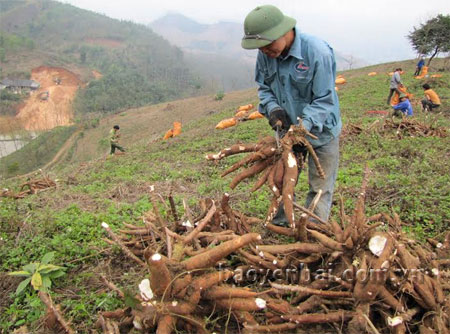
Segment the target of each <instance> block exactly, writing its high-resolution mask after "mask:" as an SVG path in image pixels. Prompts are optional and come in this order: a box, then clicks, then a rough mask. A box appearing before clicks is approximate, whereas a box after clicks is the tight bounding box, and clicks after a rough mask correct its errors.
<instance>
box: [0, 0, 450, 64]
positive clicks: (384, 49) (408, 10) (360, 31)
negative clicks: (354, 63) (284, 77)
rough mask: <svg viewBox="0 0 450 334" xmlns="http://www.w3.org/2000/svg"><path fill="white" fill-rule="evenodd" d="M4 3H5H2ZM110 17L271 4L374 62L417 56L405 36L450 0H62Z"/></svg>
mask: <svg viewBox="0 0 450 334" xmlns="http://www.w3.org/2000/svg"><path fill="white" fill-rule="evenodd" d="M0 1H1V0H0ZM60 1H61V2H66V3H70V4H72V5H74V6H77V7H80V8H84V9H89V10H92V11H95V12H98V13H102V14H105V15H107V16H110V17H113V18H118V19H125V20H132V21H135V22H139V23H144V24H146V23H150V22H151V21H154V20H155V19H158V18H160V17H161V16H163V15H165V14H167V13H168V12H178V13H181V14H183V15H185V16H187V17H189V18H191V19H194V20H196V21H197V22H200V23H216V22H218V21H233V22H239V23H242V22H243V20H244V18H245V16H246V15H247V14H248V12H250V11H251V10H252V9H253V8H255V7H256V6H257V5H261V4H269V3H270V4H273V5H276V6H278V7H279V8H280V9H281V10H282V11H283V12H284V13H285V14H286V15H289V16H292V17H294V18H296V19H297V24H298V25H299V27H300V29H301V30H302V31H303V32H305V33H309V34H312V35H316V36H318V37H320V38H322V39H324V40H326V41H327V42H328V43H329V44H330V45H331V46H332V47H333V48H334V49H335V50H338V51H339V52H341V53H343V54H347V55H350V54H351V55H353V56H355V57H359V58H362V59H364V60H366V61H369V62H371V63H376V62H386V61H394V60H402V59H408V58H414V57H415V56H416V55H415V53H414V52H413V50H412V48H411V46H410V44H409V42H408V40H407V38H406V35H407V34H408V32H409V31H411V30H412V28H413V26H418V25H419V24H420V23H422V22H425V21H426V20H427V19H429V18H431V17H433V16H435V15H437V14H449V13H450V1H449V0H421V1H419V0H370V1H368V0H315V1H298V0H272V1H270V2H269V1H254V0H227V1H213V0H158V1H155V0H60Z"/></svg>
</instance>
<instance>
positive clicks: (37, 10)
mask: <svg viewBox="0 0 450 334" xmlns="http://www.w3.org/2000/svg"><path fill="white" fill-rule="evenodd" d="M2 6H4V8H3V7H2V11H1V12H0V68H1V72H0V75H1V76H2V77H3V76H7V75H9V74H11V73H13V72H15V71H18V70H19V69H21V70H25V71H30V70H31V69H32V68H33V67H35V66H39V65H49V66H61V67H66V68H75V69H76V71H75V72H76V73H78V74H80V75H81V76H82V77H83V79H84V80H85V81H87V80H90V79H92V74H91V70H97V71H99V72H101V73H102V74H103V77H102V78H101V79H100V80H96V81H95V82H94V83H92V84H90V85H88V86H87V87H85V88H83V89H82V90H81V92H80V93H79V95H78V98H77V99H76V101H75V108H76V110H77V111H78V112H94V111H95V112H98V111H100V112H109V111H114V110H118V109H123V108H130V107H136V106H142V105H145V104H150V103H158V102H161V101H167V100H169V99H174V98H180V97H182V96H185V95H187V94H192V93H193V92H194V91H195V90H196V89H197V88H196V87H198V86H199V85H200V83H199V82H198V81H197V79H195V78H194V76H193V75H192V73H191V72H190V71H189V70H188V69H187V66H186V64H185V63H184V61H183V53H182V52H181V51H180V50H179V49H178V48H175V47H173V46H171V45H170V44H169V43H168V42H167V41H166V40H164V39H163V38H162V37H160V36H159V35H157V34H155V33H154V32H153V31H152V30H151V29H149V28H147V27H145V26H143V25H138V24H135V23H132V22H126V21H119V20H115V19H111V18H108V17H106V16H104V15H100V14H96V13H93V12H89V11H86V10H82V9H79V8H76V7H74V6H71V5H68V4H63V3H60V2H56V1H50V0H34V1H17V2H15V3H14V4H11V5H10V6H8V5H7V4H6V5H2ZM39 62H40V63H39Z"/></svg>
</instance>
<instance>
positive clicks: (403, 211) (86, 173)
mask: <svg viewBox="0 0 450 334" xmlns="http://www.w3.org/2000/svg"><path fill="white" fill-rule="evenodd" d="M435 64H436V66H435V67H433V68H432V71H437V69H440V68H444V66H445V65H444V64H443V62H441V61H439V62H436V63H435ZM397 66H401V67H403V68H404V70H405V74H404V75H403V79H404V81H405V83H406V85H407V87H408V88H409V91H410V92H411V93H413V94H414V96H415V98H414V112H415V119H417V120H420V121H421V122H424V123H427V124H430V123H433V124H434V125H436V126H442V127H446V128H447V129H448V128H449V126H450V101H449V100H448V98H449V97H450V84H449V82H450V73H449V69H448V68H447V69H446V71H445V72H440V73H441V74H443V77H441V78H436V79H430V80H428V82H430V83H431V85H432V86H433V87H436V91H437V92H438V93H439V94H440V96H441V97H443V99H442V102H443V106H442V108H441V111H443V113H436V114H432V115H428V114H423V113H422V112H421V111H420V108H419V107H418V101H419V100H420V98H421V97H422V89H421V87H420V85H421V84H422V83H423V82H424V81H418V80H415V79H414V78H413V77H412V73H413V71H414V62H413V61H409V62H404V63H391V64H384V65H378V66H376V67H370V68H365V69H360V70H355V71H349V72H345V73H343V74H344V76H345V77H346V78H347V84H345V85H344V86H341V87H340V90H339V93H338V94H339V97H340V103H341V110H342V116H343V121H344V125H347V126H348V124H350V123H352V124H358V125H361V126H363V127H367V126H369V125H370V124H373V122H374V121H376V120H377V119H379V118H380V116H376V115H375V116H374V115H373V114H368V113H367V111H369V110H389V108H388V107H387V106H386V103H385V99H386V97H387V93H388V81H389V76H388V75H387V74H386V73H387V72H388V71H391V70H392V68H394V67H397ZM373 70H376V71H378V73H379V74H378V75H377V76H374V77H369V76H367V73H369V72H371V71H373ZM200 101H201V102H200V103H197V104H195V103H194V100H186V101H184V102H180V101H175V102H173V103H172V102H171V103H170V104H163V105H160V106H159V107H158V108H156V107H151V108H148V109H146V108H142V109H138V110H130V111H127V112H126V113H124V114H118V115H113V116H111V117H109V118H107V119H105V120H101V121H100V124H99V126H98V127H97V128H95V129H91V130H87V131H85V132H84V137H83V138H84V140H85V141H83V142H79V144H78V145H79V146H78V148H77V149H76V151H78V150H79V151H83V150H86V151H90V152H91V156H92V155H93V154H94V152H96V147H97V145H98V143H99V141H100V140H101V138H103V136H104V135H105V133H106V131H107V130H108V129H109V128H110V126H111V125H112V124H116V123H118V124H121V125H123V126H122V127H123V130H124V133H123V138H122V141H123V144H124V146H126V147H127V148H128V153H127V154H126V155H123V156H114V157H112V158H106V159H105V158H104V153H106V150H107V145H106V146H105V145H104V146H103V156H100V157H99V158H97V159H96V160H94V161H90V162H83V163H78V161H82V160H84V159H83V158H82V155H81V153H79V152H78V153H76V152H74V153H73V155H72V158H73V159H74V160H73V161H75V162H74V163H71V164H70V165H66V166H63V167H60V168H58V169H54V170H53V171H52V172H51V173H50V174H49V175H50V176H51V177H53V178H58V179H59V182H58V187H57V188H56V189H52V190H48V191H46V192H42V193H40V194H37V195H32V196H29V197H26V198H24V199H22V200H12V199H2V200H1V202H0V222H1V230H0V237H1V238H0V246H1V247H0V270H1V271H2V272H7V271H11V270H18V269H19V268H20V267H21V266H22V265H24V264H27V263H29V262H32V261H38V260H40V259H41V258H42V256H43V255H44V254H45V253H47V252H49V251H55V252H56V258H55V260H54V261H53V262H54V264H57V265H64V266H65V267H66V268H67V269H68V274H67V275H66V276H63V277H61V278H59V279H57V280H55V285H54V287H53V288H52V292H53V293H52V296H53V299H54V301H55V303H58V304H60V305H61V307H62V308H63V309H64V313H65V315H66V317H68V318H71V319H72V320H73V324H74V327H76V328H77V329H78V330H79V331H80V332H83V333H84V332H88V329H89V328H92V324H93V323H94V322H95V320H96V314H97V312H99V311H102V310H114V309H116V308H117V307H119V305H121V304H120V302H119V300H118V299H117V297H116V296H115V294H114V293H113V292H108V290H105V289H104V285H103V283H102V282H101V281H100V279H99V274H101V273H108V275H109V277H112V278H113V280H114V282H115V283H116V284H118V285H119V286H121V287H124V288H127V289H135V287H136V282H137V281H139V280H140V279H142V275H143V274H144V272H143V271H140V270H136V269H135V267H132V266H130V265H129V260H128V259H126V258H120V257H119V255H118V254H119V252H120V251H119V250H118V249H117V248H116V247H111V246H110V245H108V244H106V243H105V242H104V241H102V239H101V238H102V237H103V236H104V233H103V231H102V229H101V227H100V224H101V222H103V221H105V222H107V223H108V224H109V225H110V226H111V228H112V229H113V230H116V229H118V228H120V226H121V223H122V222H128V223H138V222H139V221H141V216H142V214H143V213H144V212H146V211H148V210H150V209H151V204H150V200H149V198H148V191H149V186H150V185H155V188H156V191H157V192H158V193H160V194H161V195H163V196H164V195H167V194H168V193H169V191H170V188H172V193H173V195H174V199H175V204H176V206H177V209H178V210H179V212H181V213H182V212H183V205H182V200H183V199H185V200H186V201H187V202H188V204H189V205H190V206H191V207H192V208H193V209H197V207H196V204H197V202H198V199H200V198H206V197H209V198H213V199H219V198H220V197H221V194H222V193H223V192H224V191H227V192H229V193H230V194H231V205H232V207H233V208H236V209H238V210H241V211H243V212H244V213H246V214H248V215H251V216H257V217H264V215H265V213H266V210H267V208H268V204H269V198H270V197H269V193H268V191H267V190H266V189H261V190H259V191H258V192H256V193H249V189H250V188H251V187H252V186H253V183H254V180H251V181H247V182H243V183H242V184H241V185H239V186H238V187H237V188H236V189H235V190H234V191H230V189H229V187H228V184H229V182H230V180H231V176H227V177H225V178H221V177H220V173H221V172H222V171H224V170H225V169H226V168H227V167H228V166H230V165H231V164H232V163H233V162H235V161H236V160H237V157H236V158H232V159H226V160H225V161H220V162H218V163H211V162H206V161H205V159H204V155H205V153H210V152H217V151H219V150H220V149H222V148H224V147H226V146H228V145H230V144H233V143H236V142H246V143H250V142H256V140H257V139H258V138H260V137H262V136H264V135H267V134H271V130H270V129H269V126H268V125H267V121H266V120H264V119H260V120H255V121H250V122H243V123H240V124H239V125H238V126H236V127H233V128H230V129H226V130H222V131H219V130H215V129H214V126H215V124H216V123H217V122H218V121H219V120H221V119H223V118H227V117H230V116H232V114H233V111H234V109H235V108H236V107H237V106H239V105H240V104H244V103H254V104H256V103H257V96H256V93H255V91H247V92H243V93H242V94H239V93H235V94H234V95H231V94H230V95H225V98H224V100H223V102H221V103H217V102H214V101H213V99H212V97H209V98H208V99H204V100H200ZM171 105H172V107H171ZM189 106H190V107H191V109H190V110H189V112H190V113H191V118H185V119H183V124H184V127H183V133H182V134H181V135H180V136H179V137H176V138H174V139H171V140H168V141H160V140H154V139H156V138H157V137H160V136H162V134H163V133H164V130H163V129H166V128H168V127H169V126H170V123H171V122H172V121H174V120H178V119H179V117H182V116H183V108H186V110H187V108H188V107H189ZM156 111H157V113H156ZM163 112H164V113H165V114H164V117H160V118H157V119H156V120H155V121H154V122H153V123H152V122H151V119H152V118H151V117H150V115H153V116H155V115H156V114H158V115H161V114H162V113H163ZM196 113H198V114H199V115H201V117H194V116H192V115H194V114H196ZM163 122H164V124H163V126H160V127H159V129H160V130H159V133H156V132H153V129H152V128H153V127H157V126H158V125H159V123H163ZM158 135H159V136H158ZM88 143H91V144H92V147H89V145H88ZM91 150H92V151H91ZM84 158H87V156H86V157H84ZM366 164H368V165H369V166H370V168H371V169H372V170H373V176H372V178H371V180H370V182H369V187H368V191H367V211H368V212H367V213H368V214H369V215H370V214H373V213H379V212H390V211H392V210H393V211H394V212H397V213H398V214H399V215H400V218H401V219H402V220H403V221H404V222H405V230H406V232H408V233H411V235H412V236H414V237H415V238H418V239H421V240H423V238H425V237H427V236H436V238H438V239H439V238H442V233H443V232H444V231H447V230H448V229H449V222H450V193H449V188H448V184H449V182H450V176H449V173H448V171H449V170H450V145H449V137H447V138H436V137H428V138H424V137H404V138H402V139H399V138H398V136H397V134H396V131H395V130H392V131H388V132H387V133H378V132H374V131H364V132H363V133H361V134H359V135H349V136H346V137H344V138H342V140H341V162H340V169H339V174H338V179H337V184H336V196H335V203H334V206H333V216H336V212H337V205H336V204H337V200H338V198H339V195H342V196H343V198H344V200H345V204H346V208H348V210H350V208H352V207H353V205H354V202H355V199H356V197H357V195H358V189H359V186H360V184H361V179H362V171H363V168H364V166H365V165H366ZM19 183H20V181H17V180H16V181H7V182H4V183H3V184H2V185H1V186H2V187H8V188H10V189H17V187H18V185H19ZM307 188H308V186H307V180H306V176H305V173H302V175H301V178H300V181H299V184H298V186H297V189H296V194H297V201H298V202H300V203H301V202H303V200H304V198H305V194H306V191H307ZM161 210H162V211H163V212H165V211H166V210H168V209H167V208H166V207H165V206H162V205H161ZM255 229H256V230H258V231H261V232H262V233H263V234H264V235H263V236H264V237H267V236H270V233H268V232H267V231H264V230H263V229H262V227H261V226H258V227H255ZM0 281H1V282H2V283H1V287H2V290H0V294H1V295H0V310H1V312H0V314H1V315H0V324H1V325H0V328H1V329H2V330H3V332H4V333H7V332H10V331H11V330H12V329H13V328H16V327H19V326H20V325H23V324H27V326H28V327H29V328H34V329H36V328H37V327H39V322H37V320H38V319H39V317H40V316H42V314H43V312H44V306H43V305H42V304H41V302H40V301H39V298H38V297H37V296H36V294H35V293H33V292H32V291H31V290H27V291H26V292H25V293H23V294H21V295H19V296H15V295H13V291H14V290H15V289H16V287H17V284H18V282H19V281H20V280H15V279H12V278H9V277H8V276H5V275H4V274H0ZM36 332H39V330H36Z"/></svg>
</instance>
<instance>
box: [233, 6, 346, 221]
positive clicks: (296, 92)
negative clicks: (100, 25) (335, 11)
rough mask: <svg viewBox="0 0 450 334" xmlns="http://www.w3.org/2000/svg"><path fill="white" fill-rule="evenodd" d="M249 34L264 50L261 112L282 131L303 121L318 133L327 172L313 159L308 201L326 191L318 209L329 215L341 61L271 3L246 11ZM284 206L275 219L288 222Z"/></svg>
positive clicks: (259, 74)
mask: <svg viewBox="0 0 450 334" xmlns="http://www.w3.org/2000/svg"><path fill="white" fill-rule="evenodd" d="M244 34H245V35H244V37H243V39H242V42H241V45H242V47H243V48H244V49H258V50H259V51H258V56H257V60H256V72H255V73H256V76H255V80H256V83H257V85H258V96H259V100H260V103H259V112H260V113H261V114H263V115H264V116H265V117H267V118H268V120H269V124H270V126H271V127H272V128H273V129H274V130H275V131H277V132H281V133H282V134H283V133H285V132H286V131H287V130H289V128H290V126H291V125H292V124H298V123H299V122H301V123H302V125H303V126H304V127H305V129H306V130H308V131H310V132H311V133H312V134H314V135H315V136H317V139H310V140H309V141H310V142H311V145H312V146H313V148H314V149H315V151H316V154H317V156H318V157H319V160H320V162H321V164H322V167H323V168H324V170H325V175H326V177H325V179H321V178H320V177H319V174H318V172H317V169H316V167H315V165H314V162H313V159H311V158H309V159H308V174H309V175H308V177H309V192H308V194H307V197H306V206H307V207H308V206H309V205H310V203H311V202H312V200H313V198H314V197H315V196H316V194H317V193H318V192H319V190H322V191H323V195H322V197H320V200H319V202H318V204H317V206H316V209H315V211H314V212H315V213H316V214H317V215H318V216H319V217H320V218H321V219H323V220H328V216H329V214H330V209H331V204H332V197H333V190H334V185H335V181H336V176H337V171H338V164H339V134H340V132H341V127H342V122H341V114H340V110H339V100H338V96H337V94H336V91H335V89H334V87H335V84H334V83H335V80H336V61H335V56H334V52H333V49H332V48H331V47H330V46H329V45H328V44H327V43H326V42H325V41H323V40H321V39H319V38H316V37H313V36H311V35H308V34H305V33H303V32H302V31H300V29H299V27H298V26H296V20H295V19H294V18H292V17H289V16H286V15H284V14H283V13H282V12H281V11H280V10H279V9H278V8H277V7H275V6H272V5H264V6H258V7H256V8H255V9H254V10H252V11H251V12H250V13H249V14H248V15H247V17H246V18H245V21H244ZM280 123H281V126H280V125H279V124H280ZM297 146H298V147H297ZM293 150H294V151H295V152H296V153H297V155H300V154H303V152H305V151H306V150H305V149H304V147H303V146H301V145H294V147H293ZM282 209H283V206H281V205H280V207H279V210H278V214H277V215H276V216H275V217H274V219H273V224H275V225H282V226H283V225H287V220H286V217H285V214H284V210H282Z"/></svg>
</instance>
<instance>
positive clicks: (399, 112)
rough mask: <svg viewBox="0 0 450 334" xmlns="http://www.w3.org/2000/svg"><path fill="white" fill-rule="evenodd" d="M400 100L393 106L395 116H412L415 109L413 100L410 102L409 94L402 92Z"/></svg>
mask: <svg viewBox="0 0 450 334" xmlns="http://www.w3.org/2000/svg"><path fill="white" fill-rule="evenodd" d="M399 98H400V102H399V103H398V104H396V105H394V106H392V108H394V116H398V117H402V116H412V115H413V109H412V105H411V102H409V99H408V96H407V95H406V94H404V93H401V94H400V96H399Z"/></svg>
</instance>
